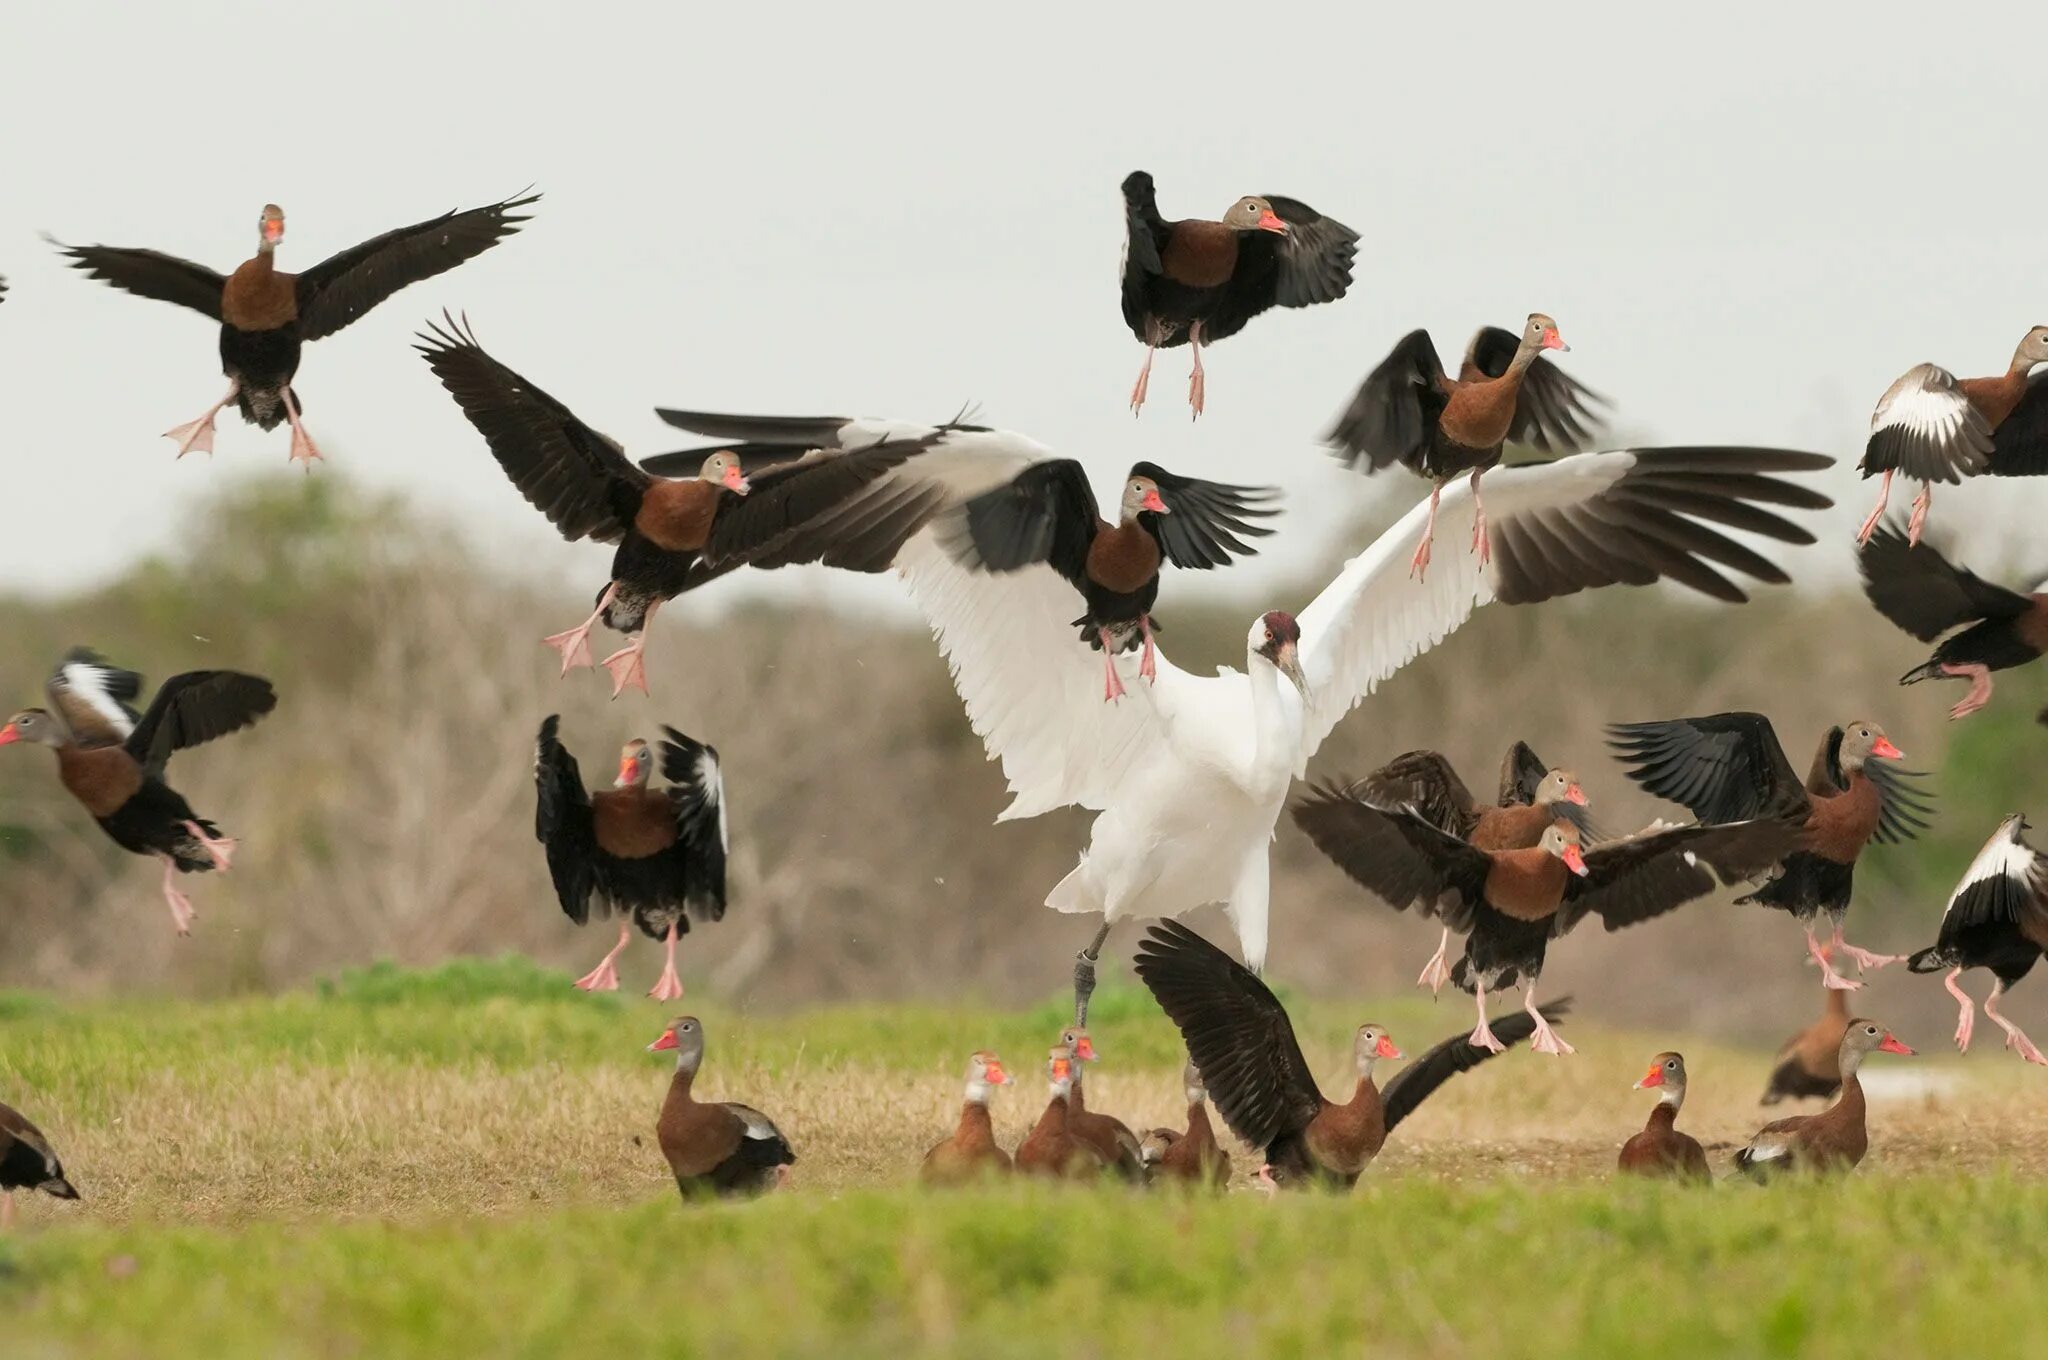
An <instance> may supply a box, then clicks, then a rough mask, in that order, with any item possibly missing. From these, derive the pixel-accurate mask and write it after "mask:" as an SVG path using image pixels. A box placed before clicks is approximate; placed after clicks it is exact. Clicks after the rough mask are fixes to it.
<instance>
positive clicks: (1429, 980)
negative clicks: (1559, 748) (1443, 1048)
mask: <svg viewBox="0 0 2048 1360" xmlns="http://www.w3.org/2000/svg"><path fill="white" fill-rule="evenodd" d="M1359 793H1360V794H1361V795H1362V796H1363V797H1364V798H1365V799H1366V800H1367V801H1368V802H1371V803H1373V804H1375V805H1377V806H1379V807H1402V806H1406V807H1409V808H1411V809H1413V810H1414V811H1415V813H1416V814H1417V815H1419V816H1420V817H1422V818H1423V820H1425V821H1427V822H1428V823H1429V824H1430V825H1431V826H1434V827H1436V828H1437V829H1438V830H1439V831H1445V832H1449V833H1450V834H1451V835H1453V836H1456V837H1457V838H1458V839H1459V840H1462V841H1469V842H1470V843H1471V844H1472V845H1474V846H1476V847H1478V848H1479V849H1481V850H1526V849H1528V848H1529V847H1531V846H1533V845H1535V844H1536V843H1537V842H1539V841H1541V840H1542V839H1543V833H1544V832H1545V831H1548V830H1549V829H1550V824H1551V823H1552V822H1554V821H1556V820H1557V819H1558V818H1559V817H1564V818H1567V819H1569V820H1570V821H1571V822H1573V823H1574V824H1575V825H1576V826H1577V827H1578V828H1579V831H1580V833H1581V834H1582V835H1583V836H1585V837H1586V839H1588V840H1591V839H1592V827H1591V825H1590V823H1589V822H1588V821H1587V817H1586V807H1587V804H1586V792H1585V790H1584V789H1582V788H1580V787H1579V780H1578V776H1576V775H1574V774H1573V773H1572V772H1571V771H1569V770H1562V769H1556V768H1553V767H1550V766H1546V765H1544V764H1543V762H1542V761H1541V760H1540V759H1538V758H1537V755H1536V753H1535V752H1534V751H1532V750H1530V749H1529V745H1528V743H1527V742H1520V741H1518V742H1516V743H1515V744H1514V746H1513V747H1512V748H1510V749H1509V751H1508V753H1507V755H1506V757H1504V758H1503V759H1502V761H1501V769H1500V801H1499V802H1497V803H1496V804H1494V805H1493V806H1492V807H1483V806H1481V805H1480V802H1479V800H1478V799H1477V798H1474V797H1473V796H1472V791H1471V790H1470V789H1468V788H1466V787H1465V781H1464V780H1462V779H1460V778H1458V772H1457V771H1456V770H1455V769H1453V768H1452V767H1451V762H1450V761H1449V760H1447V759H1445V758H1444V757H1443V756H1441V755H1439V754H1438V753H1437V752H1435V751H1407V752H1404V753H1402V754H1401V755H1398V756H1395V757H1394V758H1393V759H1392V760H1390V761H1388V762H1387V763H1386V764H1384V765H1382V766H1380V768H1379V769H1377V770H1374V771H1373V772H1372V773H1371V774H1369V775H1367V776H1366V777H1365V779H1364V781H1363V782H1362V784H1361V785H1360V788H1359ZM1450 946H1451V932H1450V929H1449V928H1448V927H1446V928H1445V930H1444V933H1443V938H1442V939H1441V940H1439V941H1438V942H1437V947H1436V953H1435V954H1434V955H1432V956H1431V958H1430V960H1429V962H1428V963H1427V964H1425V965H1424V966H1423V969H1422V975H1421V976H1420V977H1418V978H1416V980H1415V985H1416V986H1418V987H1427V988H1429V990H1430V991H1431V992H1432V993H1434V992H1440V991H1442V990H1443V985H1444V984H1445V983H1446V982H1449V981H1450V980H1451V970H1450V966H1449V965H1448V964H1447V963H1446V961H1445V959H1446V956H1447V955H1448V954H1449V952H1450Z"/></svg>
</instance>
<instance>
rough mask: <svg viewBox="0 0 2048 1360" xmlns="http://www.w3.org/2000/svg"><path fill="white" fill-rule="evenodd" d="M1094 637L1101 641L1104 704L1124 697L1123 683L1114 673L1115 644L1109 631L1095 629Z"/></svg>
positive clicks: (1102, 628) (1101, 628)
mask: <svg viewBox="0 0 2048 1360" xmlns="http://www.w3.org/2000/svg"><path fill="white" fill-rule="evenodd" d="M1095 636H1096V637H1098V638H1100V639H1101V640H1102V702H1104V703H1105V704H1106V703H1108V702H1109V701H1110V700H1112V699H1121V698H1123V697H1124V682H1123V680H1122V679H1120V678H1119V677H1118V675H1117V673H1116V642H1115V641H1114V640H1113V639H1112V638H1111V637H1110V635H1109V629H1107V628H1104V627H1097V628H1096V630H1095Z"/></svg>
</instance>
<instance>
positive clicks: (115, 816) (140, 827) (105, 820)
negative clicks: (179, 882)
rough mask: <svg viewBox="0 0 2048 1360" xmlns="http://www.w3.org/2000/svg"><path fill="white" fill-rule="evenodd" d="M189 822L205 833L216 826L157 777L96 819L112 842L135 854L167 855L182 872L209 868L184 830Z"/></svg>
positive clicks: (216, 831)
mask: <svg viewBox="0 0 2048 1360" xmlns="http://www.w3.org/2000/svg"><path fill="white" fill-rule="evenodd" d="M187 822H191V823H193V824H194V825H195V826H197V827H198V828H199V829H200V830H202V831H204V832H205V833H206V834H207V835H209V836H218V835H220V828H219V827H217V826H215V825H214V824H213V823H212V822H209V821H207V820H206V819H205V818H204V817H201V816H200V815H199V814H198V813H196V812H194V811H193V810H192V805H191V804H190V803H188V802H186V801H185V798H184V795H183V794H181V793H179V792H178V791H177V790H176V789H174V788H172V787H171V786H170V785H168V784H166V783H164V782H163V781H162V780H159V779H146V780H144V781H143V784H142V787H141V788H139V789H137V790H136V791H135V796H134V797H132V798H130V799H129V800H128V801H127V802H125V803H123V804H121V806H120V807H118V808H115V809H114V810H113V812H111V813H109V814H108V815H106V816H105V817H102V818H100V819H99V823H100V828H101V829H102V830H104V831H105V832H106V833H107V835H109V836H110V837H112V838H113V841H114V844H116V845H118V846H120V847H121V848H122V849H123V850H127V851H130V852H132V853H134V854H138V855H169V856H170V857H171V858H172V859H174V860H176V861H177V862H178V868H179V869H180V870H182V871H183V872H185V873H188V874H190V873H200V872H203V871H205V870H207V869H211V868H212V867H213V857H212V856H211V855H209V854H207V853H206V851H205V850H204V849H203V848H202V847H201V846H200V844H199V843H198V842H197V841H195V840H193V839H192V833H191V832H190V831H187V830H186V829H185V823H187Z"/></svg>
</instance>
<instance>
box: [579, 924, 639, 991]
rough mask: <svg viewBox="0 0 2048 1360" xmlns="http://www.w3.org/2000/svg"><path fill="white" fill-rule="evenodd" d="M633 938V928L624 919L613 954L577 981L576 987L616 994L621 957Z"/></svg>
mask: <svg viewBox="0 0 2048 1360" xmlns="http://www.w3.org/2000/svg"><path fill="white" fill-rule="evenodd" d="M632 938H633V933H632V929H631V927H630V926H629V925H628V924H627V922H626V921H624V920H623V919H622V920H621V921H620V922H619V942H618V943H617V944H615V945H613V946H612V952H611V953H609V954H607V955H605V956H604V958H603V959H602V960H600V961H599V962H598V965H597V967H595V968H593V969H591V970H590V971H589V972H587V973H585V974H584V975H583V976H582V977H580V978H577V979H576V985H577V986H578V987H580V988H582V989H583V990H584V991H586V992H616V991H617V990H619V969H618V962H619V955H621V954H623V953H624V952H625V951H626V942H627V941H628V940H630V939H632Z"/></svg>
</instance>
